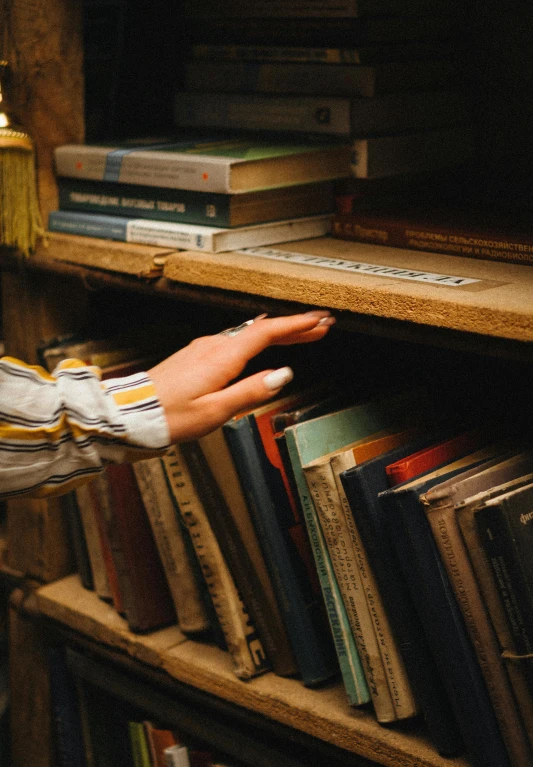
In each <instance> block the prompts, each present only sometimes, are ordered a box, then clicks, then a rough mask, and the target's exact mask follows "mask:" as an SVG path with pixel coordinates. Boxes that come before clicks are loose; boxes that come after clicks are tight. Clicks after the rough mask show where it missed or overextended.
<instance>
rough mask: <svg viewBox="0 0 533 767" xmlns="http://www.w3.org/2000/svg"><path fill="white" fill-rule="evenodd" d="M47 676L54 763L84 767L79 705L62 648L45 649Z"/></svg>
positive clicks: (70, 766) (62, 766) (84, 758)
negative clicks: (46, 652)
mask: <svg viewBox="0 0 533 767" xmlns="http://www.w3.org/2000/svg"><path fill="white" fill-rule="evenodd" d="M48 673H49V677H50V709H51V715H52V736H53V744H54V753H55V761H54V764H56V765H57V767H87V760H86V757H85V744H84V739H83V728H82V720H81V714H80V708H79V702H78V697H77V693H76V687H75V684H74V679H73V677H72V675H71V673H70V671H69V669H68V667H67V663H66V658H65V650H64V648H63V647H59V646H57V647H56V646H52V647H49V648H48Z"/></svg>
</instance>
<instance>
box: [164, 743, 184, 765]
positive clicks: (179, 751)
mask: <svg viewBox="0 0 533 767" xmlns="http://www.w3.org/2000/svg"><path fill="white" fill-rule="evenodd" d="M163 757H164V759H165V767H191V762H190V760H189V749H188V748H187V746H178V745H176V746H167V748H165V749H164V751H163Z"/></svg>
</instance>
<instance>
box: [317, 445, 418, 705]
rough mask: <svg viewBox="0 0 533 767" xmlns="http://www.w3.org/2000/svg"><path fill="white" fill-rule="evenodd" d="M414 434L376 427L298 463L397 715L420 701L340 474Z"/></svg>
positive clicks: (352, 615)
mask: <svg viewBox="0 0 533 767" xmlns="http://www.w3.org/2000/svg"><path fill="white" fill-rule="evenodd" d="M412 436H413V433H412V432H410V431H394V430H391V431H390V432H389V433H387V432H386V431H384V432H378V433H376V434H372V435H369V436H368V437H367V438H365V439H362V440H359V441H357V442H356V443H355V444H353V445H351V446H350V447H343V448H340V449H339V450H338V451H334V452H333V453H329V454H327V455H325V456H321V457H320V458H317V459H316V460H314V461H311V462H310V463H307V464H305V465H304V466H303V467H302V468H303V471H304V474H305V478H306V481H307V485H308V488H309V493H310V495H311V499H312V501H313V504H314V507H315V510H316V512H317V516H318V520H319V523H320V526H321V528H322V533H323V535H324V539H325V542H326V546H327V549H328V553H329V557H330V559H331V563H332V565H333V569H334V571H335V575H336V579H337V583H338V585H339V590H340V592H341V595H342V599H343V602H344V606H345V609H346V613H347V616H348V620H349V623H350V626H351V629H352V632H353V634H354V635H356V636H359V641H360V642H361V643H362V644H364V645H365V646H366V647H367V648H368V650H369V653H370V648H372V647H374V651H375V653H376V654H377V656H378V657H381V660H382V663H383V668H384V671H385V678H386V682H387V684H388V685H389V690H390V694H391V699H392V703H393V706H394V709H395V713H396V718H397V719H407V718H409V717H411V716H414V715H415V714H416V713H417V705H418V704H417V702H416V700H415V698H414V695H413V692H412V690H411V685H410V682H409V680H408V677H407V675H406V671H405V668H404V663H403V659H402V657H401V655H400V653H399V650H398V647H397V642H396V638H395V637H394V636H393V634H392V631H391V627H390V624H389V620H388V617H387V614H386V611H385V608H384V605H383V600H382V599H381V595H380V593H379V589H378V586H377V583H376V580H375V577H374V573H373V570H372V566H371V563H370V562H369V560H368V557H367V555H366V551H365V548H364V545H363V543H362V541H361V538H360V535H359V532H358V530H357V524H356V521H355V519H354V517H353V515H352V514H351V511H350V508H349V506H348V502H347V499H346V493H345V492H344V488H343V487H342V484H341V482H340V478H339V477H340V474H341V472H342V471H344V470H346V469H348V468H351V467H352V466H355V465H356V464H359V463H364V461H366V460H370V459H371V458H373V457H374V456H376V455H380V454H382V453H384V452H386V451H387V450H390V449H392V448H393V447H396V446H397V445H399V444H404V443H406V442H407V441H408V440H409V437H412ZM373 635H374V636H373ZM374 637H375V638H374Z"/></svg>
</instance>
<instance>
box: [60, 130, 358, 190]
mask: <svg viewBox="0 0 533 767" xmlns="http://www.w3.org/2000/svg"><path fill="white" fill-rule="evenodd" d="M181 136H182V140H181V141H180V140H179V139H177V140H176V141H175V142H174V143H172V142H166V143H164V142H163V143H157V142H155V141H152V142H148V141H130V142H128V143H123V144H120V145H115V146H113V145H111V146H107V145H105V144H104V145H93V144H63V145H62V146H59V147H57V148H56V150H55V169H56V174H57V175H58V176H64V177H68V178H85V179H91V180H93V181H108V182H111V181H112V182H117V181H118V182H120V183H123V184H142V185H144V186H156V187H162V188H165V189H181V190H189V191H194V192H215V193H218V194H242V193H244V192H256V191H262V190H265V189H276V188H279V187H284V186H294V185H298V184H308V183H314V182H317V181H331V180H333V179H336V178H345V177H347V176H349V175H350V168H349V164H350V152H351V148H350V145H349V143H347V142H344V143H339V142H338V141H337V142H331V141H330V142H329V143H326V142H321V141H316V140H314V141H309V140H300V141H299V140H296V139H294V138H291V140H290V141H280V140H279V139H277V140H273V139H272V138H270V137H265V136H257V135H252V136H250V135H246V134H243V133H242V132H241V133H240V134H231V135H230V134H224V135H222V136H221V135H220V134H216V133H213V134H207V133H205V131H204V132H203V133H201V132H199V131H195V132H194V133H188V134H183V133H182V134H181Z"/></svg>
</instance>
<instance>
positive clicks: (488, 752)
mask: <svg viewBox="0 0 533 767" xmlns="http://www.w3.org/2000/svg"><path fill="white" fill-rule="evenodd" d="M78 351H79V350H78ZM88 361H91V360H90V359H89V360H88ZM92 362H93V363H94V359H92ZM454 424H455V425H454ZM532 487H533V458H532V452H531V447H530V443H529V442H528V441H527V440H526V439H525V438H522V437H517V436H516V434H513V433H509V426H502V425H500V424H498V423H497V422H493V423H490V424H486V423H482V424H481V425H475V424H474V425H472V424H468V425H465V424H464V423H460V424H457V423H456V422H455V421H454V420H453V418H452V417H451V415H450V414H449V413H447V412H444V409H443V407H442V404H441V403H437V402H435V401H434V399H433V398H432V397H430V396H429V395H428V394H427V392H426V391H424V390H423V389H415V388H413V389H411V388H409V389H408V390H406V391H400V392H398V391H394V390H392V391H388V392H386V393H381V394H377V393H376V394H375V395H367V396H360V397H357V396H356V395H355V394H353V393H352V394H351V395H346V394H342V393H339V391H335V393H332V392H331V389H330V388H329V387H327V386H325V387H323V388H322V387H319V388H318V389H313V390H307V391H303V392H295V393H293V394H289V395H287V396H286V397H283V398H282V399H277V400H274V401H271V402H270V403H268V404H266V405H264V406H262V407H260V408H257V409H255V410H253V411H251V412H249V413H245V414H242V415H240V416H237V417H235V418H233V419H231V420H230V421H229V422H227V423H226V424H225V425H224V426H223V427H221V428H220V429H218V430H216V431H215V432H213V433H212V434H210V435H207V436H206V437H203V438H202V439H200V440H199V441H197V442H192V443H187V444H183V445H179V446H178V445H177V446H174V447H173V448H172V450H171V451H169V452H168V453H167V454H166V455H165V456H163V457H162V458H155V459H149V460H144V461H140V462H138V463H136V464H135V465H134V466H133V467H131V466H109V467H107V469H106V470H105V472H104V474H103V475H101V476H100V477H99V478H98V479H96V480H93V482H91V483H90V484H89V485H87V486H85V487H83V488H79V489H78V490H77V491H76V493H75V501H76V508H77V510H78V513H79V516H78V522H79V529H78V531H77V533H76V534H75V535H74V538H75V540H77V541H78V548H79V551H80V552H81V550H82V548H83V545H85V549H86V551H85V554H83V553H82V554H80V559H79V561H80V572H81V573H82V578H83V582H84V584H85V585H86V586H87V587H92V588H94V589H95V590H96V592H97V593H98V594H99V595H100V596H101V597H102V598H103V599H105V600H106V601H109V602H111V603H112V604H113V605H114V606H115V608H116V609H117V610H118V611H119V612H120V613H121V614H122V615H123V616H124V617H125V619H126V621H127V623H128V625H129V627H130V629H131V630H132V631H143V632H144V631H150V630H152V629H155V628H158V627H160V626H164V625H167V624H169V623H173V622H176V621H177V623H178V625H179V627H180V628H181V630H182V631H183V632H184V633H185V634H187V635H188V636H189V637H191V638H192V639H196V640H198V641H205V639H206V638H207V637H208V638H210V639H211V640H214V641H215V642H217V644H219V646H220V647H223V648H225V649H226V650H227V651H228V652H229V654H230V657H231V659H232V662H233V667H234V671H235V673H236V675H237V676H238V677H239V678H241V679H243V680H246V679H250V678H252V677H254V676H257V675H258V674H263V673H265V672H267V671H271V670H273V671H274V673H277V674H280V675H285V676H292V675H297V676H299V677H300V678H301V680H302V682H303V684H305V685H307V686H320V685H323V684H327V683H328V681H330V680H332V679H334V678H336V676H337V675H338V674H339V672H340V675H341V678H342V681H343V683H344V687H345V690H346V695H347V704H348V705H351V706H364V707H368V706H369V705H371V707H372V709H373V711H374V714H375V717H376V719H377V721H378V722H380V723H383V724H388V725H393V724H394V723H395V722H402V721H405V720H409V719H411V718H413V717H416V716H419V717H421V718H422V720H423V721H424V723H425V726H426V727H427V730H428V733H429V734H430V736H431V739H432V740H433V742H434V744H435V747H436V748H437V750H438V751H439V752H440V753H441V754H443V755H447V756H451V755H454V754H457V753H460V752H461V751H462V750H463V749H466V753H467V755H468V757H469V758H470V760H471V762H472V764H473V765H474V767H503V765H507V767H528V765H530V764H531V759H532V751H531V747H532V740H533V726H532V723H533V719H532V718H531V712H532V711H533V704H532V701H533V697H532V696H533V685H532V683H531V679H530V677H531V674H530V661H529V660H528V656H529V654H530V651H531V642H533V626H532V625H531V620H532V616H533V596H532V595H533V577H532V574H531V565H530V557H529V556H528V547H529V546H530V540H529V539H530V533H529V530H530V523H531V520H532V519H533V512H532V509H533V490H532ZM76 508H75V506H74V504H73V511H72V519H73V520H76ZM192 616H193V617H192Z"/></svg>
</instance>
